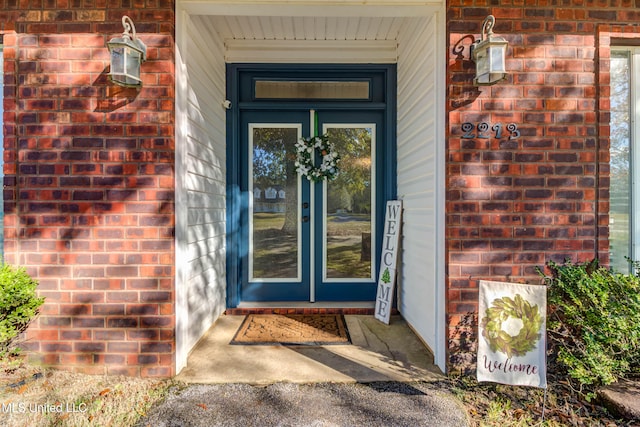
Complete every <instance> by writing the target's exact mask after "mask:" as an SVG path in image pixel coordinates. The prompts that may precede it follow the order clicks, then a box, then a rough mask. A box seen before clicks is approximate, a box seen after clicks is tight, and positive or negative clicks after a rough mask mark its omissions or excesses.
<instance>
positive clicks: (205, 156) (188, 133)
mask: <svg viewBox="0 0 640 427" xmlns="http://www.w3.org/2000/svg"><path fill="white" fill-rule="evenodd" d="M180 16H182V18H183V19H184V20H183V21H180V20H179V22H180V24H184V25H183V26H181V27H180V28H179V29H178V31H182V34H183V36H184V39H183V40H182V43H180V44H179V45H178V49H177V50H178V52H177V55H176V67H177V72H176V74H177V81H176V84H177V85H178V86H180V88H181V89H180V90H178V91H177V93H178V94H180V95H178V97H177V102H176V104H177V105H176V112H177V114H176V116H177V117H176V125H177V126H176V127H177V132H176V158H177V161H176V164H177V167H176V181H177V183H176V189H177V191H176V201H177V203H176V216H177V227H176V248H177V256H176V258H177V268H176V271H177V278H176V299H177V310H176V326H177V328H176V329H177V331H176V340H177V344H176V345H177V351H176V370H177V371H179V370H180V369H181V368H183V367H184V366H185V364H186V357H187V354H188V352H189V350H190V349H191V348H192V347H193V346H194V345H195V343H196V342H197V341H198V339H199V338H200V337H201V336H202V335H203V334H204V333H205V332H206V331H207V330H208V329H209V327H210V326H211V325H212V324H213V322H214V321H215V320H216V319H217V317H218V316H219V315H220V314H221V313H222V312H223V311H224V309H225V307H226V273H225V268H226V267H225V221H226V218H225V216H226V212H225V197H226V179H225V174H226V167H225V163H226V157H225V156H226V153H225V150H226V133H225V110H224V108H223V107H222V102H223V100H224V99H225V63H224V45H223V41H222V40H221V39H220V38H219V37H218V34H217V33H216V32H215V31H214V30H213V28H212V26H211V25H210V24H209V22H208V20H206V19H202V18H201V17H198V16H190V17H187V16H186V15H180Z"/></svg>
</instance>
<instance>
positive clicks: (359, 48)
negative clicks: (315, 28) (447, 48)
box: [225, 40, 397, 64]
mask: <svg viewBox="0 0 640 427" xmlns="http://www.w3.org/2000/svg"><path fill="white" fill-rule="evenodd" d="M225 48H226V52H225V61H226V62H229V63H238V62H268V63H294V62H299V63H377V64H391V63H395V62H396V61H397V53H396V42H395V41H393V40H350V41H345V40H226V41H225Z"/></svg>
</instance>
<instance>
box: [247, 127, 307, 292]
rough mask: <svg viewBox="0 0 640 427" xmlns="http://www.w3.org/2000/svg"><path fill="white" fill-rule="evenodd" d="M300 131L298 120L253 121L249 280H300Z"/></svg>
mask: <svg viewBox="0 0 640 427" xmlns="http://www.w3.org/2000/svg"><path fill="white" fill-rule="evenodd" d="M300 134H301V129H300V127H299V125H250V144H249V170H250V174H249V191H250V192H251V194H250V196H251V198H252V201H253V204H252V206H251V208H250V215H251V218H250V232H249V248H250V249H249V252H250V253H249V272H250V280H253V279H257V278H260V279H284V280H287V279H290V280H291V281H294V280H300V271H301V265H300V238H301V237H300V227H299V223H300V220H299V214H300V212H299V203H298V199H299V188H300V178H299V176H298V173H297V172H296V167H295V159H296V154H295V153H296V151H295V143H296V141H297V140H298V139H299V138H300Z"/></svg>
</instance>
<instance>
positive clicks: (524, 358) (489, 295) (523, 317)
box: [477, 280, 547, 388]
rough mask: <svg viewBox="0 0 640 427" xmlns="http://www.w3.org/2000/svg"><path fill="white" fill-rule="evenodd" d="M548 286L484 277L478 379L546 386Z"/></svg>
mask: <svg viewBox="0 0 640 427" xmlns="http://www.w3.org/2000/svg"><path fill="white" fill-rule="evenodd" d="M546 315H547V288H546V286H537V285H522V284H519V283H504V282H492V281H486V280H481V281H480V304H479V313H478V368H477V375H478V381H479V382H480V381H493V382H497V383H502V384H511V385H526V386H533V387H542V388H546V387H547V358H546V347H547V345H546Z"/></svg>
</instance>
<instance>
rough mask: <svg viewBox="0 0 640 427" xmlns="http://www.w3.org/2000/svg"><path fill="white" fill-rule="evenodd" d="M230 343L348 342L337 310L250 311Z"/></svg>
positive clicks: (302, 343)
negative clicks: (329, 311) (328, 312)
mask: <svg viewBox="0 0 640 427" xmlns="http://www.w3.org/2000/svg"><path fill="white" fill-rule="evenodd" d="M231 344H242V345H274V344H282V345H330V344H351V341H350V339H349V332H348V331H347V324H346V323H345V321H344V316H342V315H340V314H317V315H314V314H309V315H307V314H288V315H283V314H249V315H247V317H246V319H244V322H242V325H240V328H239V329H238V332H236V335H235V337H233V340H231Z"/></svg>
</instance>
